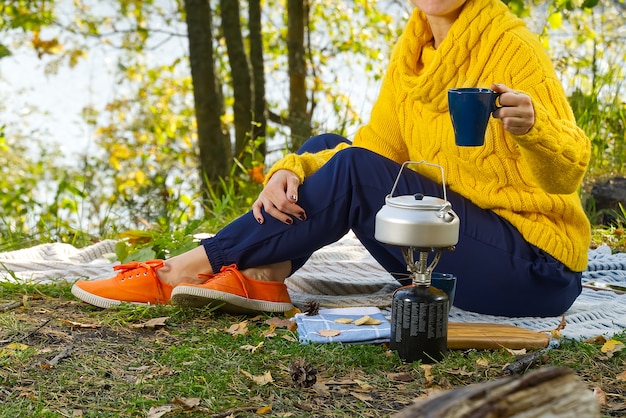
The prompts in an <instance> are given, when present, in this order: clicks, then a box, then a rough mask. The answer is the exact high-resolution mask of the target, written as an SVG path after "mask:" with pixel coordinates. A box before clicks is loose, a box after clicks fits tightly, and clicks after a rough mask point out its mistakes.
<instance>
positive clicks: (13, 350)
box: [0, 343, 28, 357]
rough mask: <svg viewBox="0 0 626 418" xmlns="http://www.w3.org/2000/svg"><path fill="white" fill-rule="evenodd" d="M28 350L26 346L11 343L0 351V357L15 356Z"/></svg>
mask: <svg viewBox="0 0 626 418" xmlns="http://www.w3.org/2000/svg"><path fill="white" fill-rule="evenodd" d="M27 348H28V346H27V345H26V344H22V343H11V344H8V345H6V346H5V347H4V348H2V349H0V357H4V356H12V355H15V354H17V353H18V352H20V351H24V350H26V349H27Z"/></svg>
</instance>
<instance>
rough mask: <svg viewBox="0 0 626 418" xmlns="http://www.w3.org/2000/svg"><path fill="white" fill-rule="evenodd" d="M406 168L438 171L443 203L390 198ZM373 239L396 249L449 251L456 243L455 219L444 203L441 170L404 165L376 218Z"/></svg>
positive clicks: (428, 198)
mask: <svg viewBox="0 0 626 418" xmlns="http://www.w3.org/2000/svg"><path fill="white" fill-rule="evenodd" d="M409 164H425V165H429V166H433V167H439V168H440V169H441V178H442V184H443V199H441V198H438V197H434V196H425V195H423V194H421V193H416V194H414V195H403V196H395V197H394V196H393V194H394V192H395V190H396V187H397V185H398V182H399V180H400V175H401V174H402V170H403V169H404V168H405V167H406V166H407V165H409ZM374 238H376V239H377V240H378V241H380V242H384V243H386V244H391V245H397V246H400V247H413V248H431V247H451V246H454V245H456V243H457V242H458V240H459V217H458V216H457V214H456V213H454V211H453V210H452V205H451V204H450V202H448V200H447V195H446V185H445V178H444V173H443V167H441V166H440V165H436V164H430V163H427V162H425V161H406V162H404V163H403V164H402V167H401V168H400V172H399V173H398V177H397V178H396V181H395V183H394V185H393V188H392V189H391V192H390V193H389V194H388V195H387V196H386V197H385V205H384V206H383V207H382V208H381V209H380V210H379V211H378V213H377V214H376V224H375V232H374Z"/></svg>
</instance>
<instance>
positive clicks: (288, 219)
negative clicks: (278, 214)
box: [285, 218, 293, 225]
mask: <svg viewBox="0 0 626 418" xmlns="http://www.w3.org/2000/svg"><path fill="white" fill-rule="evenodd" d="M285 222H287V223H288V224H289V225H291V224H292V223H293V219H291V218H287V219H285Z"/></svg>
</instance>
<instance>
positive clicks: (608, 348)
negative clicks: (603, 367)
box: [600, 339, 624, 355]
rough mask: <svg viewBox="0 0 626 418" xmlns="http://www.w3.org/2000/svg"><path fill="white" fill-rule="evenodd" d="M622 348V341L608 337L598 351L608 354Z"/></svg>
mask: <svg viewBox="0 0 626 418" xmlns="http://www.w3.org/2000/svg"><path fill="white" fill-rule="evenodd" d="M623 349H624V343H623V342H621V341H617V340H614V339H610V340H608V341H607V342H605V343H604V345H603V346H602V348H601V349H600V351H602V352H603V353H605V354H608V355H613V354H615V353H617V352H618V351H621V350H623Z"/></svg>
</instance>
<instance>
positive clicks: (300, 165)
mask: <svg viewBox="0 0 626 418" xmlns="http://www.w3.org/2000/svg"><path fill="white" fill-rule="evenodd" d="M349 146H350V144H347V143H341V144H338V145H337V146H336V147H335V148H332V149H328V150H323V151H320V152H316V153H310V152H305V153H304V154H300V155H298V154H287V155H286V156H284V157H283V158H282V159H280V160H278V161H277V162H276V163H274V165H273V166H272V168H270V171H269V172H268V173H267V175H266V176H265V184H267V181H268V180H269V179H270V177H272V175H273V174H274V173H275V172H277V171H278V170H282V169H285V170H289V171H292V172H293V173H295V174H296V175H297V176H298V177H299V178H300V183H302V182H304V179H305V178H307V177H308V176H310V175H311V174H313V173H315V172H316V171H317V170H318V169H319V168H320V167H321V166H323V165H324V164H326V162H327V161H328V160H330V158H331V157H332V156H333V155H335V154H336V153H337V152H338V151H340V150H342V149H345V148H348V147H349Z"/></svg>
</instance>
